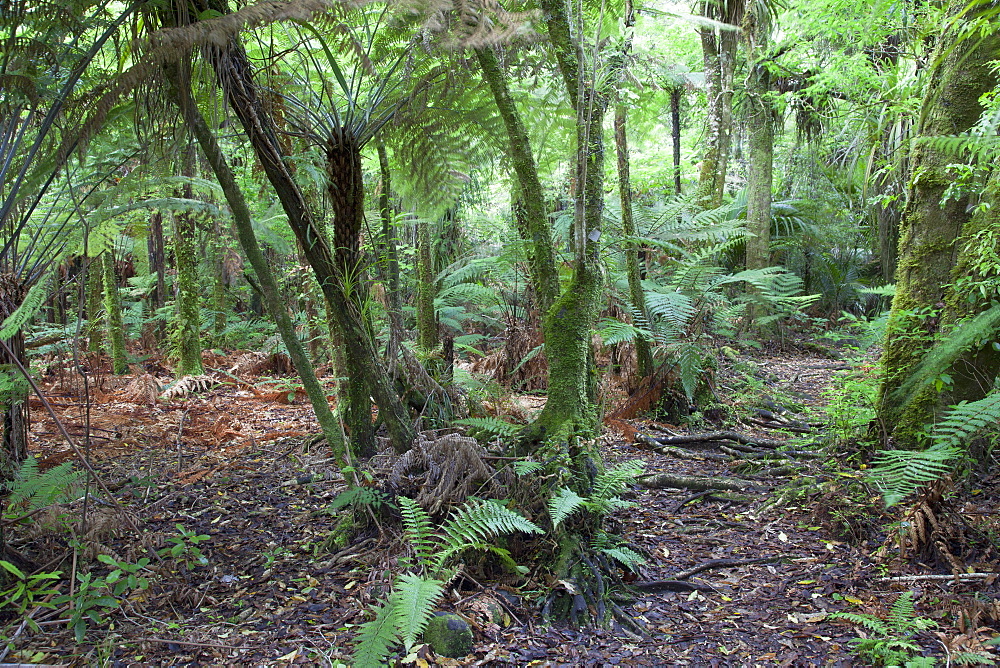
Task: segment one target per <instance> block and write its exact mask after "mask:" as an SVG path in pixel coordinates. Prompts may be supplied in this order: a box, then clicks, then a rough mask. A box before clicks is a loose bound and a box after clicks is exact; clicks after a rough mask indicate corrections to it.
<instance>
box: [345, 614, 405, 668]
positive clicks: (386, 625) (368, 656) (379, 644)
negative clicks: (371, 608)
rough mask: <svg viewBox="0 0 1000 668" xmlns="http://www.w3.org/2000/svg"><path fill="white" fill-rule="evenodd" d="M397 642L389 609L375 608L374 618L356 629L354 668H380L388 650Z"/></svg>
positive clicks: (383, 663)
mask: <svg viewBox="0 0 1000 668" xmlns="http://www.w3.org/2000/svg"><path fill="white" fill-rule="evenodd" d="M398 641H399V634H398V633H397V632H396V627H395V624H394V623H393V619H392V615H391V607H390V606H389V605H388V604H387V605H383V606H381V607H379V608H375V618H374V619H372V620H369V621H367V622H365V623H364V624H362V625H361V626H360V627H358V644H357V645H355V646H354V655H353V665H354V668H382V666H384V665H385V657H386V656H388V655H389V648H390V647H391V646H392V645H395V644H396V643H397V642H398Z"/></svg>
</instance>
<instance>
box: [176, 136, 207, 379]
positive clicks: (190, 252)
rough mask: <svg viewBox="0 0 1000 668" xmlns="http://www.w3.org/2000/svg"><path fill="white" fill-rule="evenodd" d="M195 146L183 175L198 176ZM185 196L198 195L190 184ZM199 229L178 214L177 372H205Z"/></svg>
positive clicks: (188, 152) (189, 151)
mask: <svg viewBox="0 0 1000 668" xmlns="http://www.w3.org/2000/svg"><path fill="white" fill-rule="evenodd" d="M194 157H195V153H194V149H193V147H186V148H185V149H184V153H183V158H182V167H181V174H182V175H183V176H186V177H194V176H195V160H194ZM181 194H182V196H184V197H186V198H188V199H191V198H193V196H194V192H193V189H192V188H191V186H190V184H185V185H184V189H183V192H182V193H181ZM197 246H198V227H197V224H196V223H195V219H194V216H193V215H192V214H190V213H188V212H186V211H182V212H178V213H176V214H174V262H175V263H176V269H177V288H176V291H177V305H176V307H177V312H176V315H175V318H176V320H175V322H174V333H173V337H174V346H175V349H176V355H177V373H178V374H180V375H182V376H183V375H187V374H192V375H197V374H201V373H204V369H203V368H202V365H201V306H200V299H199V294H198V251H197Z"/></svg>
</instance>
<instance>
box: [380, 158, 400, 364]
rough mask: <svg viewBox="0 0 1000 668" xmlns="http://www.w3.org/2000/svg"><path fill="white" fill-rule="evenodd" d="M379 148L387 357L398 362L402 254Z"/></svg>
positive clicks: (384, 160) (385, 166) (384, 161)
mask: <svg viewBox="0 0 1000 668" xmlns="http://www.w3.org/2000/svg"><path fill="white" fill-rule="evenodd" d="M376 148H377V150H378V166H379V176H380V179H381V181H382V184H381V192H380V193H379V216H380V218H381V220H382V253H383V258H382V265H381V266H382V271H383V279H382V285H383V287H384V289H385V303H386V311H387V312H388V316H389V343H388V348H387V350H386V359H387V360H388V362H389V364H390V368H391V365H393V364H395V362H396V358H397V356H398V355H399V346H400V344H401V343H402V341H403V294H402V292H401V290H400V287H399V284H400V280H399V254H398V253H397V251H396V235H397V234H398V230H397V229H396V225H395V221H394V218H395V216H394V215H393V214H394V211H393V208H392V204H391V197H392V174H391V172H390V171H389V154H388V153H387V152H386V150H385V143H384V142H382V141H381V140H378V139H376Z"/></svg>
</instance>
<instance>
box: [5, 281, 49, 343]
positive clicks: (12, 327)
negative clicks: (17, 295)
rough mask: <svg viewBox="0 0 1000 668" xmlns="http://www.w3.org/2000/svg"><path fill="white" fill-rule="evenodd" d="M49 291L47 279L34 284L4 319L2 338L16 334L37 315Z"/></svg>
mask: <svg viewBox="0 0 1000 668" xmlns="http://www.w3.org/2000/svg"><path fill="white" fill-rule="evenodd" d="M48 293H49V282H48V281H46V280H39V281H38V282H37V283H35V285H33V286H32V288H31V290H29V291H28V294H27V295H25V297H24V299H23V300H22V301H21V304H20V305H19V306H18V307H17V308H16V309H14V312H13V313H11V314H10V315H9V316H7V317H6V319H4V321H3V324H2V325H0V339H2V340H4V341H6V340H7V339H9V338H10V337H12V336H14V334H16V333H17V332H19V331H20V330H21V328H22V327H24V326H25V325H26V324H27V323H28V321H30V320H31V319H32V318H34V317H35V314H36V313H38V311H39V310H41V308H42V304H43V303H44V302H45V298H46V297H47V296H48Z"/></svg>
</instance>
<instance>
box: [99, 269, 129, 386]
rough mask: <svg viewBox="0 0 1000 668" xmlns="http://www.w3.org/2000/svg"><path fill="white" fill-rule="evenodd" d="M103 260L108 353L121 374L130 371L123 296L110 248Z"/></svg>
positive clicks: (113, 370) (115, 371) (115, 370)
mask: <svg viewBox="0 0 1000 668" xmlns="http://www.w3.org/2000/svg"><path fill="white" fill-rule="evenodd" d="M101 261H102V276H103V278H104V314H105V318H106V320H107V325H108V353H109V354H110V355H111V370H112V372H113V373H114V374H115V375H121V374H125V373H128V359H127V357H126V352H125V326H124V323H123V322H122V298H121V294H120V293H119V292H118V273H117V272H116V271H115V256H114V255H113V254H112V253H111V251H110V250H107V251H104V253H103V255H101Z"/></svg>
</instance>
